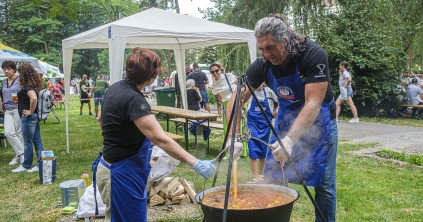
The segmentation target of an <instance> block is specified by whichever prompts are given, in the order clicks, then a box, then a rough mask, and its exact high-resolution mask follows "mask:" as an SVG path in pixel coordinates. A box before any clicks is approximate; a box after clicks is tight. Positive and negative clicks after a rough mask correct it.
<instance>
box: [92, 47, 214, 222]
mask: <svg viewBox="0 0 423 222" xmlns="http://www.w3.org/2000/svg"><path fill="white" fill-rule="evenodd" d="M160 74H161V61H160V58H159V56H158V55H157V54H156V53H154V52H153V51H151V50H148V49H141V48H139V47H137V48H135V49H134V50H133V51H132V54H131V55H129V57H128V59H127V60H126V77H127V78H126V79H124V80H121V81H119V82H116V83H115V84H113V85H111V86H110V88H109V89H108V90H107V92H106V95H105V96H104V101H103V102H104V103H103V105H102V107H101V112H100V113H99V116H98V118H97V120H98V121H99V123H100V125H101V129H102V133H103V138H104V141H103V152H102V154H100V156H99V157H98V158H97V160H96V161H94V163H93V169H94V172H96V171H97V172H96V173H95V176H96V181H97V185H98V190H99V192H100V195H101V199H102V200H103V202H104V203H105V204H106V211H105V217H106V221H140V222H145V221H147V196H148V195H147V191H146V184H147V179H148V175H149V173H150V169H151V166H150V158H151V151H152V143H153V144H156V145H157V146H159V147H160V148H161V149H163V150H164V151H165V152H167V153H168V154H169V155H170V156H172V157H174V158H176V159H178V160H179V161H181V162H184V163H186V164H188V165H189V166H191V167H192V169H193V170H194V171H196V172H197V173H199V174H200V175H202V176H203V177H204V178H206V179H207V178H209V177H210V176H211V175H212V174H213V173H214V172H215V170H216V168H215V166H214V165H213V162H212V161H204V160H198V159H197V158H195V157H194V156H192V155H191V154H189V153H188V152H186V151H185V150H184V149H183V148H182V147H181V146H180V145H179V144H178V143H176V142H175V141H174V140H173V139H171V138H170V137H168V136H166V134H165V132H164V131H163V129H162V127H161V126H160V124H159V122H157V120H156V118H155V116H154V115H153V114H152V113H151V108H150V105H149V104H148V102H147V101H146V100H145V98H144V96H142V93H141V91H142V90H143V89H144V88H145V87H146V86H149V85H151V83H152V82H153V81H155V79H156V77H157V76H159V75H160Z"/></svg>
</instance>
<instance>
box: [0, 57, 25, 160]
mask: <svg viewBox="0 0 423 222" xmlns="http://www.w3.org/2000/svg"><path fill="white" fill-rule="evenodd" d="M1 68H2V69H3V72H4V74H5V75H6V77H7V78H6V79H4V80H3V87H2V90H1V92H2V94H1V100H2V103H3V104H2V105H3V107H4V109H3V112H4V135H5V136H6V138H7V141H9V143H10V145H11V146H12V148H13V150H14V151H15V157H13V159H12V161H10V163H9V165H15V164H18V163H23V161H24V142H23V138H22V131H21V119H20V118H19V112H18V104H17V101H16V102H14V101H13V100H12V93H14V94H17V93H18V92H19V91H20V90H21V87H20V86H19V77H18V76H16V64H15V63H14V62H13V61H8V60H6V61H4V62H3V63H2V64H1Z"/></svg>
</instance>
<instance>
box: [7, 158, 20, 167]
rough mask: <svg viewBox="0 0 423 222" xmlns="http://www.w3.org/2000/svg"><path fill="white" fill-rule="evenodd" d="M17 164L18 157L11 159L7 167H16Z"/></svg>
mask: <svg viewBox="0 0 423 222" xmlns="http://www.w3.org/2000/svg"><path fill="white" fill-rule="evenodd" d="M18 163H19V157H18V156H15V157H13V159H12V161H10V163H9V165H16V164H18Z"/></svg>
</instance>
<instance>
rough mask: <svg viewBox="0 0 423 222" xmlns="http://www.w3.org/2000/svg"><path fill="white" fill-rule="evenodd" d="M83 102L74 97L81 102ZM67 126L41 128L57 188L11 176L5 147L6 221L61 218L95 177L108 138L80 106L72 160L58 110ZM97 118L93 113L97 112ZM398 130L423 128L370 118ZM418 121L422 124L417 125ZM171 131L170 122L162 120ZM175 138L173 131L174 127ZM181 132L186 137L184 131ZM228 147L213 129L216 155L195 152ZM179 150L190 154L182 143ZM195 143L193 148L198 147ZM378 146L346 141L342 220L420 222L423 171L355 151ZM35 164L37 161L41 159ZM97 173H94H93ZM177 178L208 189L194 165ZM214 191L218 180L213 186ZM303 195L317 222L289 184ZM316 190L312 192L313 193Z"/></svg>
mask: <svg viewBox="0 0 423 222" xmlns="http://www.w3.org/2000/svg"><path fill="white" fill-rule="evenodd" d="M75 98H76V97H72V99H75ZM56 112H57V114H58V115H59V117H60V118H61V119H62V124H59V123H58V122H57V120H56V119H55V118H54V116H53V115H51V116H49V118H48V120H47V121H46V123H45V124H43V123H41V135H42V139H43V143H44V146H45V149H46V150H53V151H54V153H55V155H56V158H57V172H56V173H57V178H56V181H55V183H53V184H51V185H41V184H40V183H39V177H38V174H37V173H33V174H30V173H12V172H11V170H12V169H14V168H16V167H17V165H15V166H9V165H8V163H9V162H10V160H11V159H12V158H13V156H14V155H15V154H14V151H13V150H12V148H11V147H10V145H9V147H7V148H0V175H1V176H0V188H1V195H0V221H13V222H15V221H40V222H41V221H42V222H44V221H56V220H57V218H59V216H60V215H61V209H60V207H59V208H57V209H55V208H54V205H55V204H56V203H57V202H58V201H59V200H60V197H61V194H60V188H59V187H58V185H59V184H60V183H61V182H63V181H66V180H72V179H78V178H79V177H80V175H81V173H82V171H83V170H90V168H91V163H92V161H93V160H94V159H95V158H96V157H97V155H98V152H99V151H100V150H101V147H102V136H101V131H100V128H99V126H98V124H97V123H96V121H95V120H94V116H89V115H88V108H87V107H84V111H83V116H79V102H78V101H74V102H72V103H71V105H70V112H69V129H70V131H69V134H70V153H66V134H65V111H64V110H56ZM93 112H94V109H93ZM360 120H361V121H374V122H380V123H387V124H395V125H407V126H410V125H413V124H414V126H416V127H423V121H416V120H409V119H404V118H402V119H386V118H378V119H366V118H361V119H360ZM416 122H417V124H416ZM161 124H162V125H164V124H165V121H161ZM170 128H171V132H174V127H173V124H172V125H171V127H170ZM179 133H181V132H179ZM222 141H223V131H222V130H215V129H213V130H212V134H211V141H210V148H211V154H210V155H206V143H205V142H204V141H200V142H199V144H198V146H197V149H195V150H190V152H191V153H192V154H193V155H195V156H196V157H198V158H200V159H212V158H214V156H215V155H217V154H218V152H219V150H220V149H221V146H222ZM180 144H181V145H182V146H183V147H185V142H184V141H183V140H182V141H180ZM192 145H193V137H192V136H191V138H190V147H193V146H192ZM374 146H377V144H375V143H365V144H352V143H349V142H348V141H340V143H339V150H338V160H337V186H338V192H337V193H338V204H337V220H338V221H351V222H353V221H354V222H356V221H381V222H382V221H384V222H385V221H404V222H409V221H421V220H422V218H423V201H422V197H423V189H421V185H422V184H423V169H422V168H421V167H416V166H413V165H410V164H398V162H394V161H390V160H383V159H380V158H365V157H362V156H357V155H354V154H352V153H351V152H349V151H354V150H360V149H367V148H370V147H374ZM34 161H35V159H34ZM238 162H239V169H240V172H239V180H240V182H241V183H245V182H247V181H250V180H251V179H252V178H251V171H250V167H249V160H248V159H247V158H243V159H241V160H240V161H238ZM90 172H91V170H90ZM226 173H227V162H222V165H221V171H220V173H219V177H218V181H217V184H218V185H223V184H225V182H226ZM90 175H91V176H92V173H90ZM171 176H182V177H184V178H185V179H187V180H188V181H192V182H194V184H195V190H196V191H200V190H203V185H204V179H202V177H201V176H199V175H197V174H196V173H195V172H194V171H192V170H191V169H190V168H189V167H188V166H187V165H185V164H180V165H179V166H178V167H177V169H176V170H175V171H174V172H173V173H172V174H171ZM210 186H211V180H208V181H207V184H206V187H210ZM290 186H292V187H293V188H295V189H297V190H298V191H299V192H300V195H301V197H300V199H299V200H298V201H297V202H296V203H295V205H294V210H293V213H292V217H291V221H314V208H313V205H312V203H311V202H310V200H309V199H308V197H307V195H306V194H305V192H304V189H303V188H302V187H301V186H297V185H290ZM310 190H313V189H312V188H310ZM165 221H200V219H198V218H197V219H193V218H191V219H190V218H174V219H166V220H165Z"/></svg>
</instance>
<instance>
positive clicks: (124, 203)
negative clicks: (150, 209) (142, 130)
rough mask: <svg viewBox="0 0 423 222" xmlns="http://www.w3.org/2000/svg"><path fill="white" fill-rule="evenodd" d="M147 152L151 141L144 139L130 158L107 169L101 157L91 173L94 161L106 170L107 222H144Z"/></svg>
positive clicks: (148, 168) (148, 163)
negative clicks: (107, 187)
mask: <svg viewBox="0 0 423 222" xmlns="http://www.w3.org/2000/svg"><path fill="white" fill-rule="evenodd" d="M151 151H152V144H151V141H150V140H149V139H148V138H145V141H144V143H143V144H142V146H141V148H140V150H139V151H138V153H137V154H135V155H134V156H131V157H129V158H126V159H124V160H121V161H119V162H116V163H113V164H111V165H110V166H109V164H107V163H106V162H105V161H104V160H103V158H101V154H100V156H99V157H98V158H97V160H96V161H94V163H93V170H94V169H95V171H97V170H96V169H97V166H96V165H97V164H98V162H101V164H103V165H104V166H105V167H106V168H108V169H109V170H110V189H111V190H110V221H119V222H121V221H122V222H124V221H140V222H144V221H147V196H148V195H147V191H146V189H145V187H146V184H147V180H148V175H149V174H150V170H151V165H150V159H151ZM98 160H100V161H98ZM93 182H94V183H95V181H93Z"/></svg>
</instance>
